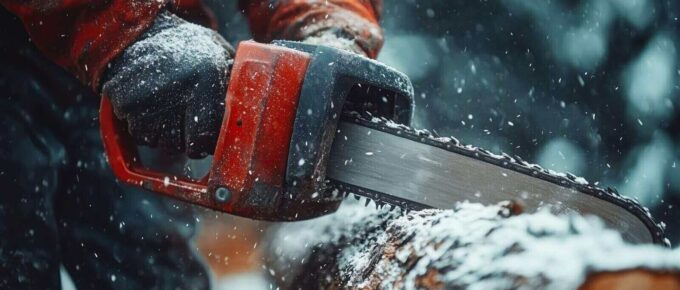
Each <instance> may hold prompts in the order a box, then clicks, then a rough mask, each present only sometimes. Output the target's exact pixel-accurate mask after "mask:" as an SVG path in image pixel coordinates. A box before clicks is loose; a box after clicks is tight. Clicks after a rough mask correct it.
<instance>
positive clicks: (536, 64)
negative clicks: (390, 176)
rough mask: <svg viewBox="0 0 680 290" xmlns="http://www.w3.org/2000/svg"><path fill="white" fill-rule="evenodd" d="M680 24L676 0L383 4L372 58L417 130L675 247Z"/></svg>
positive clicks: (414, 0) (239, 27) (389, 0)
mask: <svg viewBox="0 0 680 290" xmlns="http://www.w3.org/2000/svg"><path fill="white" fill-rule="evenodd" d="M210 2H212V3H211V4H212V5H213V6H215V11H219V12H220V13H221V15H219V17H220V19H221V27H220V31H221V32H222V34H223V35H224V36H225V37H226V38H227V39H228V40H230V41H232V43H236V42H237V41H238V40H242V39H248V38H249V34H248V30H247V26H246V25H245V22H244V20H243V18H242V17H241V16H240V15H239V13H238V11H237V10H236V7H235V6H236V5H234V4H233V2H231V1H220V0H211V1H210ZM679 17H680V3H679V2H678V1H675V0H551V1H548V0H546V1H526V0H496V1H483V0H481V1H480V0H475V1H471V0H385V1H384V15H383V20H382V21H383V25H384V27H385V34H386V41H385V46H384V49H383V51H382V53H381V55H380V57H379V60H381V61H383V62H385V63H387V64H389V65H392V66H394V67H396V68H397V69H399V70H401V71H403V72H404V73H406V74H407V75H408V76H409V77H410V78H411V80H412V81H413V83H414V86H415V89H416V95H417V100H416V106H417V111H416V121H415V126H416V127H419V128H429V129H434V130H435V131H437V132H438V133H439V134H440V135H443V136H448V135H452V136H455V137H457V138H459V139H460V140H462V141H463V142H464V143H468V144H474V145H478V146H481V147H484V148H486V149H489V150H491V151H493V152H496V153H498V152H501V151H502V152H506V153H508V154H511V155H519V156H522V157H523V158H524V159H525V160H529V161H533V162H535V163H539V164H541V165H542V166H544V167H547V168H550V169H554V170H558V171H568V172H572V173H574V174H576V175H580V176H584V177H585V178H586V179H587V180H589V181H590V182H598V183H599V185H600V186H605V187H606V186H611V187H615V188H617V189H618V190H619V191H620V192H621V193H623V194H625V195H629V196H632V197H635V198H637V199H638V200H639V201H640V202H641V203H642V204H644V205H646V206H647V207H650V208H651V209H652V211H653V213H654V215H655V217H656V218H658V219H661V220H663V221H664V222H665V223H666V224H668V234H669V236H670V238H671V240H672V241H673V242H674V244H677V243H678V242H679V241H680V211H679V210H680V209H679V208H680V56H679V55H678V52H679V51H680V19H679Z"/></svg>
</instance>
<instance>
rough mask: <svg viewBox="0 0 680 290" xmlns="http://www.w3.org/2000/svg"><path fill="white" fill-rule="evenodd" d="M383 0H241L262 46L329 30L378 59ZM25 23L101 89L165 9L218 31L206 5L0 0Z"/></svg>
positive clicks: (181, 0) (40, 43) (50, 51)
mask: <svg viewBox="0 0 680 290" xmlns="http://www.w3.org/2000/svg"><path fill="white" fill-rule="evenodd" d="M381 2H382V1H381V0H324V1H319V0H239V7H240V8H241V10H242V11H243V12H244V14H245V15H246V17H247V18H248V22H249V24H250V27H251V30H252V32H253V37H254V38H255V40H258V41H263V42H268V41H271V40H273V39H289V40H300V39H303V38H304V37H306V36H309V35H313V34H314V33H315V32H317V31H319V30H321V29H324V28H328V27H334V28H340V29H343V30H345V31H347V32H349V33H351V34H352V35H354V36H355V37H356V40H357V43H358V44H359V46H360V47H361V48H362V49H363V50H364V51H366V53H367V54H368V55H369V56H370V57H375V56H376V55H377V53H378V51H379V50H380V47H381V46H382V40H383V39H382V31H381V29H380V26H379V25H378V21H379V17H380V10H381V6H382V5H381ZM0 4H2V5H3V6H5V7H6V8H7V9H8V10H9V11H11V12H13V13H14V14H16V15H17V16H18V17H19V18H21V20H22V22H23V23H24V26H25V27H26V30H27V31H28V33H29V35H30V37H31V39H32V41H33V43H34V44H35V45H36V46H37V47H38V48H39V49H40V50H41V51H42V52H43V53H44V54H45V55H46V56H47V57H48V58H50V59H51V60H53V61H54V62H56V63H57V64H59V65H60V66H62V67H64V68H65V69H67V70H68V71H70V72H71V73H73V74H74V75H75V76H76V77H78V78H79V79H80V80H81V81H83V82H84V83H86V84H89V85H90V86H91V87H92V88H93V89H95V90H97V88H98V87H99V81H100V77H101V75H102V73H103V72H104V70H105V69H106V66H107V64H108V63H109V62H110V61H111V60H112V59H113V58H115V57H116V56H117V55H118V54H119V53H121V52H122V51H123V50H124V49H125V48H126V47H128V46H129V45H130V44H132V43H133V42H134V41H135V39H137V37H138V36H139V35H140V34H141V33H143V32H144V30H145V29H147V28H148V27H149V26H150V25H151V24H152V23H153V20H154V19H155V18H156V15H157V14H158V13H159V11H160V10H161V9H163V8H168V9H170V10H171V11H173V12H174V13H176V14H178V15H180V16H182V17H184V18H185V19H187V20H191V21H194V22H198V23H201V24H204V25H212V26H213V27H214V24H215V22H214V21H213V20H212V19H214V18H212V13H211V12H210V11H209V10H208V9H207V8H206V7H205V6H204V5H203V3H201V0H174V1H173V0H0Z"/></svg>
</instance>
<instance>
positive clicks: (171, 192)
mask: <svg viewBox="0 0 680 290" xmlns="http://www.w3.org/2000/svg"><path fill="white" fill-rule="evenodd" d="M386 96H387V98H389V99H390V101H389V104H390V105H388V106H385V105H382V106H380V105H379V104H380V103H382V102H383V100H385V98H386ZM412 100H413V88H412V87H411V85H410V81H409V80H408V78H407V77H406V76H404V75H403V74H401V73H399V72H397V71H396V70H394V69H392V68H389V67H387V66H385V65H383V64H380V63H378V62H375V61H373V60H370V59H367V58H364V57H361V56H358V55H354V54H351V53H348V52H345V51H341V50H338V49H334V48H330V47H324V46H316V45H308V44H302V43H299V42H286V41H282V42H275V43H274V44H261V43H256V42H254V41H244V42H241V43H239V46H238V49H237V51H236V57H235V59H234V65H233V68H232V71H231V77H230V80H229V88H228V90H227V95H226V98H225V113H224V118H223V121H222V127H221V129H220V134H219V137H218V140H217V145H216V148H215V152H214V154H213V161H212V164H211V167H210V170H209V172H208V174H207V175H206V176H205V177H203V178H201V179H191V178H187V177H181V176H174V175H168V174H164V173H160V172H154V171H151V170H149V169H147V168H145V167H144V165H143V164H141V161H140V158H139V154H138V152H137V147H136V145H135V144H134V142H133V141H132V138H131V137H130V136H129V134H128V131H127V128H126V124H125V123H124V122H122V121H120V120H118V119H117V118H116V116H115V115H114V112H113V108H112V106H111V103H110V101H109V99H108V98H107V97H106V96H103V97H102V101H101V111H100V125H101V134H102V139H103V141H104V148H105V151H106V154H107V157H108V159H109V163H110V165H111V168H112V170H113V173H114V174H115V175H116V177H117V178H118V179H119V180H121V181H123V182H125V183H127V184H131V185H134V186H140V187H143V188H146V189H148V190H151V191H154V192H157V193H161V194H165V195H167V196H170V197H173V198H177V199H180V200H184V201H187V202H190V203H194V204H198V205H201V206H204V207H209V208H212V209H216V210H219V211H223V212H227V213H231V214H235V215H239V216H244V217H248V218H254V219H263V220H300V219H307V218H312V217H316V216H319V215H323V214H326V213H329V212H333V211H335V210H336V209H337V207H338V206H339V204H340V201H341V200H342V197H340V196H330V195H327V194H323V193H324V192H325V189H324V182H323V181H324V179H325V170H326V168H325V166H326V163H327V158H328V154H327V153H328V152H327V151H328V150H330V147H331V145H332V142H333V137H334V136H335V130H336V127H337V124H338V120H339V116H340V114H341V111H342V110H343V106H345V105H348V106H350V105H349V104H350V103H351V104H353V105H351V107H352V109H362V110H363V109H365V108H376V107H382V109H381V110H378V111H375V112H374V113H375V114H378V115H381V116H385V117H387V118H391V119H394V120H395V121H398V122H400V123H408V122H409V121H410V118H411V112H412V110H411V107H412ZM371 102H372V103H375V104H373V105H371V104H368V103H371ZM376 104H378V105H376ZM386 107H387V108H386ZM315 192H318V194H315Z"/></svg>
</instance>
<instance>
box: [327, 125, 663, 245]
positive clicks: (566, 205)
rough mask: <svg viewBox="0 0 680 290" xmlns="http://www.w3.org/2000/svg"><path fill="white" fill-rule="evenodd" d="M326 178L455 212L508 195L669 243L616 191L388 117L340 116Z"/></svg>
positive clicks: (380, 197)
mask: <svg viewBox="0 0 680 290" xmlns="http://www.w3.org/2000/svg"><path fill="white" fill-rule="evenodd" d="M326 176H327V179H328V182H329V183H330V186H332V187H334V188H336V189H338V190H340V191H341V192H342V193H344V194H348V193H353V194H357V195H361V196H365V197H367V198H369V199H371V200H373V201H375V202H376V204H377V205H383V204H389V205H394V206H398V207H400V208H404V209H407V210H411V209H413V210H417V209H425V208H439V209H450V208H453V207H454V205H455V204H456V203H457V202H461V201H470V202H479V203H482V204H496V203H499V202H503V201H508V200H510V201H515V202H518V203H519V204H521V205H522V206H523V208H524V210H525V211H528V212H535V211H537V210H539V209H541V208H549V209H550V211H551V212H553V213H555V214H579V215H594V216H598V217H599V218H600V219H602V220H603V222H604V223H605V225H606V226H607V227H609V228H613V229H616V230H618V231H619V232H621V234H622V237H623V238H624V239H625V240H626V241H628V242H631V243H652V242H653V243H658V244H665V245H667V246H668V245H669V241H668V239H666V237H665V234H664V225H663V223H657V222H655V221H654V219H653V218H652V216H651V214H650V212H649V210H648V209H647V208H645V207H643V206H642V205H640V204H639V203H638V202H637V201H636V200H633V199H631V198H628V197H625V196H622V195H620V194H619V193H618V192H617V191H616V190H614V189H611V188H607V189H602V188H599V187H597V186H595V185H593V184H589V183H588V182H587V181H586V180H585V179H583V178H579V177H576V176H574V175H572V174H569V173H566V174H565V173H557V172H554V171H551V170H547V169H544V168H542V167H540V166H539V165H536V164H531V163H528V162H526V161H524V160H522V159H521V158H519V157H511V156H509V155H507V154H501V155H497V154H494V153H492V152H489V151H487V150H484V149H482V148H478V147H474V146H470V145H464V144H461V143H460V142H459V141H458V140H457V139H455V138H452V137H439V136H436V135H434V134H432V133H431V132H429V131H427V130H415V129H412V128H410V127H407V126H404V125H401V124H396V123H394V122H392V121H389V120H386V119H383V118H376V117H371V116H363V115H359V114H356V113H354V114H350V115H346V116H343V118H342V120H341V122H340V123H339V125H338V131H337V134H336V137H335V141H334V143H333V148H332V150H331V155H330V157H329V162H328V167H327V175H326Z"/></svg>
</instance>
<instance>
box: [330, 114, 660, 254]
mask: <svg viewBox="0 0 680 290" xmlns="http://www.w3.org/2000/svg"><path fill="white" fill-rule="evenodd" d="M343 117H344V118H345V119H352V120H354V121H355V122H359V123H362V122H363V123H362V124H370V125H369V127H376V128H377V129H380V130H382V131H391V132H392V133H394V134H397V135H401V136H407V135H408V136H410V137H411V138H413V137H416V139H418V142H420V143H427V144H429V145H433V146H436V147H439V148H442V149H445V150H448V151H454V150H455V151H457V152H462V153H464V154H465V155H468V156H470V157H473V158H475V159H480V160H484V161H487V162H491V163H493V164H496V165H497V166H501V167H504V168H510V169H513V170H517V169H520V171H523V172H525V174H529V173H530V174H531V175H532V176H533V177H536V178H540V179H543V180H547V181H550V182H553V183H557V184H559V185H560V186H564V187H569V188H574V189H577V190H579V191H582V192H589V193H590V194H591V195H593V196H596V197H598V198H601V199H605V200H608V201H609V202H612V203H615V204H618V205H619V206H621V207H623V208H625V209H626V210H628V211H630V212H631V213H634V214H635V215H637V216H638V217H639V218H641V217H642V216H644V217H646V218H647V219H648V221H649V222H650V224H648V226H651V227H654V229H652V228H650V230H651V231H652V232H653V234H654V235H656V237H657V238H658V240H659V241H661V242H663V243H664V244H666V245H670V241H669V240H668V239H667V238H666V237H665V233H664V230H665V224H663V223H659V222H657V221H656V220H655V219H654V218H653V217H652V215H651V213H650V211H649V209H648V208H647V207H645V206H643V205H641V204H640V203H639V202H638V201H637V200H636V199H633V198H630V197H628V196H624V195H621V194H619V193H618V191H616V190H615V189H612V188H606V189H604V188H600V187H598V186H597V185H596V184H597V183H596V184H592V183H589V182H588V181H587V180H586V179H585V178H583V177H578V176H576V175H574V174H571V173H562V172H555V171H553V170H550V169H544V168H543V167H541V166H540V165H538V164H533V163H529V162H527V161H524V160H523V159H522V158H521V157H519V156H514V157H512V156H510V155H508V154H506V153H501V154H495V153H492V152H490V151H488V150H485V149H483V148H479V147H475V146H471V145H466V144H463V143H461V142H460V141H459V140H458V139H456V138H455V137H441V136H438V135H437V134H436V133H433V132H431V131H429V130H424V129H414V128H412V127H409V126H406V125H403V124H399V123H396V122H394V121H392V120H389V119H386V118H383V117H375V116H372V115H371V114H370V113H358V112H347V113H346V114H345V116H343ZM526 172H529V173H526Z"/></svg>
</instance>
